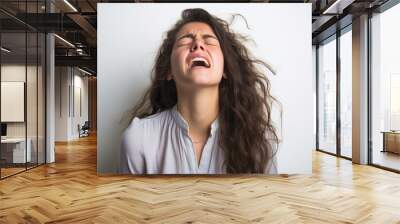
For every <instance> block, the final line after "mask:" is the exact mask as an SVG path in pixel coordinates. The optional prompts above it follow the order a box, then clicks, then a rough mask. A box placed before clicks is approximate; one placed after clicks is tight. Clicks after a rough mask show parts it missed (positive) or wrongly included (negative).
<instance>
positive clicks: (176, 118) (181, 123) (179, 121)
mask: <svg viewBox="0 0 400 224" xmlns="http://www.w3.org/2000/svg"><path fill="white" fill-rule="evenodd" d="M171 113H172V118H173V119H174V121H175V122H176V123H177V124H178V126H179V127H180V128H182V129H183V130H184V131H185V133H186V134H187V135H189V125H188V123H187V122H186V121H185V119H184V118H183V116H182V115H181V113H179V111H178V109H177V106H176V105H175V106H174V107H173V108H172V109H171ZM218 128H219V120H218V117H217V118H216V119H215V120H214V121H213V123H212V124H211V133H210V136H214V134H215V132H216V131H217V130H218Z"/></svg>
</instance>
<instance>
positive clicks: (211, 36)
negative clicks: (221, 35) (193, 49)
mask: <svg viewBox="0 0 400 224" xmlns="http://www.w3.org/2000/svg"><path fill="white" fill-rule="evenodd" d="M186 37H189V38H191V39H195V37H194V34H192V33H188V34H185V35H183V36H181V37H179V38H178V39H177V40H181V39H183V38H186ZM202 38H203V39H207V38H213V39H216V40H218V38H217V37H216V36H214V35H211V34H203V35H202Z"/></svg>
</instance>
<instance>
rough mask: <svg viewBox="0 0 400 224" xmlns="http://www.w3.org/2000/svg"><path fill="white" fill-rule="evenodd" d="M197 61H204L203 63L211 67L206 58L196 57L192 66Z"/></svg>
mask: <svg viewBox="0 0 400 224" xmlns="http://www.w3.org/2000/svg"><path fill="white" fill-rule="evenodd" d="M195 61H203V62H204V63H205V64H206V65H207V67H209V66H210V65H209V64H208V61H207V60H206V59H204V58H201V57H195V58H193V59H192V64H193V62H195Z"/></svg>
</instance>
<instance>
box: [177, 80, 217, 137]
mask: <svg viewBox="0 0 400 224" xmlns="http://www.w3.org/2000/svg"><path fill="white" fill-rule="evenodd" d="M177 110H178V111H179V113H180V114H181V115H182V117H183V118H184V119H185V121H186V122H187V123H188V125H189V136H190V137H191V138H192V140H193V141H203V140H204V139H206V138H207V137H208V135H209V133H210V129H211V124H212V123H213V122H214V121H215V119H216V118H217V117H218V113H219V90H218V87H217V88H204V89H201V90H196V91H193V90H192V91H182V90H179V89H178V102H177Z"/></svg>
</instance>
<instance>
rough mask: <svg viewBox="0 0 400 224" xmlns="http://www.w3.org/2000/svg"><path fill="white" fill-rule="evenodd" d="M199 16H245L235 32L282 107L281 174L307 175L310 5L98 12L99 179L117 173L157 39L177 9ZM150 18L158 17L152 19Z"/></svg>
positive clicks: (132, 7)
mask: <svg viewBox="0 0 400 224" xmlns="http://www.w3.org/2000/svg"><path fill="white" fill-rule="evenodd" d="M194 7H196V8H198V7H201V8H204V9H206V10H208V11H209V12H210V13H211V14H214V15H217V16H218V17H221V18H223V19H226V20H228V21H229V20H230V16H231V15H232V14H234V13H240V14H241V15H243V16H244V17H245V18H246V19H247V22H248V24H249V26H250V28H251V29H250V30H249V29H247V28H246V25H245V23H244V22H243V20H241V19H238V20H237V21H236V22H235V23H234V24H233V26H232V27H233V29H234V30H235V31H237V32H240V33H242V34H247V35H249V36H250V37H251V38H252V39H253V40H254V41H255V42H256V44H253V43H251V42H249V43H247V44H246V45H247V46H248V47H249V48H250V50H251V51H252V53H253V55H255V57H257V58H259V59H262V60H264V61H266V62H268V63H269V64H271V65H272V66H273V67H274V69H275V70H276V71H277V75H276V76H272V75H270V74H268V78H269V79H270V81H271V84H272V94H273V95H274V96H276V97H277V99H278V100H279V101H280V103H281V104H282V106H283V119H282V128H281V126H280V124H281V123H280V120H279V115H278V114H279V113H278V111H277V109H276V108H275V110H274V115H273V116H274V117H273V120H274V121H275V124H276V126H277V128H278V131H279V132H281V135H282V137H283V142H282V144H281V145H280V151H279V153H278V172H279V173H308V174H309V173H311V163H312V161H311V157H312V154H311V151H312V149H313V148H314V147H315V138H314V135H313V129H314V127H313V126H314V125H313V124H314V122H313V113H314V111H313V110H314V109H313V87H312V82H313V81H312V79H313V76H312V69H311V66H312V63H311V55H312V51H311V22H310V21H311V4H260V3H257V4H232V3H230V4H218V3H213V4H188V3H185V4H98V39H97V41H98V44H97V45H98V59H97V63H98V66H97V67H98V133H97V134H98V145H97V146H98V154H97V155H98V157H97V158H98V163H97V164H98V172H99V173H115V172H117V167H118V166H119V147H120V138H121V133H122V131H123V130H124V124H122V123H120V121H121V119H122V117H123V115H124V113H125V112H126V111H127V110H129V109H131V108H132V107H133V106H134V104H135V103H136V102H137V101H138V99H139V97H140V96H141V95H142V93H143V91H144V90H145V89H146V88H147V87H148V86H149V84H150V75H149V74H150V70H151V66H152V65H153V63H154V59H155V56H156V52H157V50H158V47H159V46H160V45H161V41H162V38H163V34H164V33H165V32H166V31H167V30H169V29H170V28H171V26H172V25H173V24H174V23H175V22H176V21H177V20H178V18H179V17H180V14H181V12H182V10H183V9H186V8H194ZM155 15H156V16H155Z"/></svg>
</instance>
